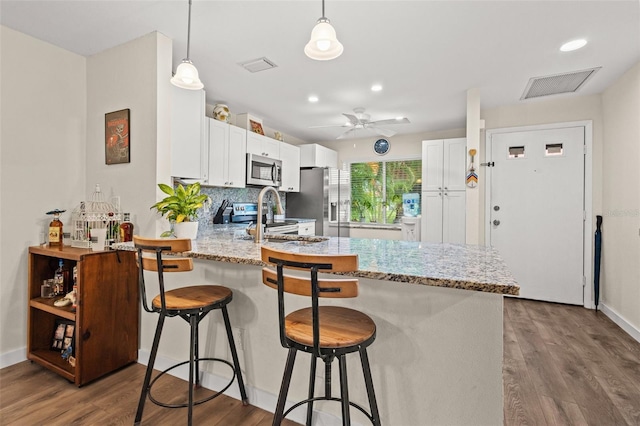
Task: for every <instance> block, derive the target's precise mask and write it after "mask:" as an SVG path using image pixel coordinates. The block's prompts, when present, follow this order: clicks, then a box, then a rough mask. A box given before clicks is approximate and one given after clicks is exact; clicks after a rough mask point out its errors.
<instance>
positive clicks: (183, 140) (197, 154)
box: [171, 85, 209, 181]
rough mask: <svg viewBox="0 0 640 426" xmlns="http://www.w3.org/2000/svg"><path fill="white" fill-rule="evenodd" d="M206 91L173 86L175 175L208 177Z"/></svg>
mask: <svg viewBox="0 0 640 426" xmlns="http://www.w3.org/2000/svg"><path fill="white" fill-rule="evenodd" d="M204 108H205V92H204V90H184V89H180V88H179V87H176V86H173V85H171V176H175V177H182V178H190V179H201V180H204V181H206V180H207V178H208V172H209V171H208V161H207V160H208V149H207V148H208V142H207V137H206V121H205V115H204Z"/></svg>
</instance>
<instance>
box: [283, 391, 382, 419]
mask: <svg viewBox="0 0 640 426" xmlns="http://www.w3.org/2000/svg"><path fill="white" fill-rule="evenodd" d="M315 401H338V402H342V400H341V399H340V398H337V397H329V398H328V397H326V396H316V397H313V398H308V399H304V400H302V401H300V402H298V403H296V404H294V405H293V406H291V407H289V409H288V410H286V411H285V412H284V414H283V415H282V418H286V417H287V415H288V414H289V413H290V412H292V411H293V410H295V409H296V408H298V407H300V406H301V405H304V404H308V403H310V402H315ZM349 405H350V406H352V407H354V408H356V409H358V410H360V412H361V413H362V414H364V415H365V416H367V418H368V419H369V421H370V422H371V423H372V424H375V422H374V420H373V416H372V415H371V414H369V413H368V412H367V411H366V410H365V409H364V408H362V407H361V406H359V405H358V404H356V403H355V402H351V401H349Z"/></svg>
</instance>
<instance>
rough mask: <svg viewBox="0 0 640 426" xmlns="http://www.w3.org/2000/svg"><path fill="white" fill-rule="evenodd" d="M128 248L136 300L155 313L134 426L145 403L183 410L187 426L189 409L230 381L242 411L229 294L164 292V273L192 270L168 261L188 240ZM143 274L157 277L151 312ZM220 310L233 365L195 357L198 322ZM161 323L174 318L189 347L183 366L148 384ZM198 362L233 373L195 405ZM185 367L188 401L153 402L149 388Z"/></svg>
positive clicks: (209, 289)
mask: <svg viewBox="0 0 640 426" xmlns="http://www.w3.org/2000/svg"><path fill="white" fill-rule="evenodd" d="M133 242H134V245H135V247H136V249H137V250H138V255H137V260H138V271H139V275H138V276H139V279H138V282H139V285H140V295H141V298H142V306H143V307H144V310H145V311H147V312H152V313H153V312H155V313H158V314H159V316H158V325H157V326H156V332H155V337H154V338H153V345H152V347H151V354H150V356H149V363H148V365H147V372H146V374H145V377H144V383H143V385H142V390H141V392H140V401H139V403H138V411H137V412H136V418H135V424H136V425H137V424H140V421H141V420H142V412H143V410H144V404H145V402H146V400H147V396H148V397H149V400H151V401H152V402H153V403H155V404H157V405H160V406H163V407H167V408H183V407H187V408H188V415H187V419H188V424H189V425H191V424H192V420H193V406H194V405H198V404H202V403H203V402H207V401H210V400H212V399H213V398H215V397H217V396H219V395H221V394H222V393H223V392H224V391H225V390H227V389H228V388H229V386H231V384H232V383H233V381H234V380H235V379H236V378H237V379H238V386H239V387H240V395H241V396H242V403H243V404H244V405H248V399H247V394H246V391H245V388H244V382H243V380H242V373H241V371H240V363H239V362H238V353H237V351H236V345H235V342H234V340H233V334H232V333H231V324H230V322H229V314H228V312H227V304H228V303H229V302H231V300H232V299H233V293H232V291H231V290H230V289H228V288H227V287H223V286H219V285H194V286H189V287H181V288H176V289H174V290H169V291H165V284H164V273H165V272H186V271H191V270H193V260H192V259H191V258H188V257H181V256H180V255H179V254H178V255H170V254H168V253H182V252H186V251H189V250H191V240H188V239H151V238H142V237H139V236H134V237H133ZM144 271H153V272H157V274H158V284H159V294H158V295H157V296H156V297H155V298H154V299H153V300H152V302H151V307H149V305H148V302H147V291H146V284H145V273H144ZM214 309H220V310H222V317H223V319H224V325H225V328H226V330H227V338H228V340H229V347H230V349H231V356H232V358H233V364H232V363H230V362H229V361H227V360H224V359H220V358H200V356H199V353H198V324H199V323H200V321H201V320H202V319H203V318H204V317H205V316H206V315H207V314H208V313H209V312H210V311H212V310H214ZM166 317H180V318H182V319H183V320H185V321H187V322H188V323H189V325H190V328H191V337H190V347H189V360H188V361H184V362H181V363H178V364H175V365H173V366H171V367H169V368H168V369H166V370H164V371H163V372H161V373H160V374H159V375H158V376H156V377H155V378H154V379H153V380H151V375H152V372H153V365H154V363H155V360H156V355H157V353H158V346H159V344H160V336H161V335H162V327H163V325H164V320H165V318H166ZM200 361H220V362H223V363H225V364H227V365H228V366H229V367H231V369H232V370H233V375H232V376H231V380H230V381H229V383H228V384H227V385H226V386H225V388H224V389H222V390H220V391H219V392H217V393H214V394H213V395H211V396H209V397H207V398H203V399H201V400H199V401H194V400H193V389H194V386H199V384H200V377H199V376H200V375H199V371H200V366H199V364H200ZM187 363H188V364H189V401H188V402H187V403H183V404H167V403H164V402H161V401H158V400H156V399H155V398H154V397H153V396H152V395H151V387H152V386H153V384H154V383H155V382H156V380H158V379H159V378H160V377H161V376H162V375H164V374H165V373H167V372H168V371H169V370H172V369H174V368H176V367H178V366H181V365H184V364H187Z"/></svg>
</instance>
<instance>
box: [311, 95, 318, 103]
mask: <svg viewBox="0 0 640 426" xmlns="http://www.w3.org/2000/svg"><path fill="white" fill-rule="evenodd" d="M309 102H318V97H317V96H315V95H311V96H309Z"/></svg>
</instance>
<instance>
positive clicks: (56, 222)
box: [47, 209, 66, 248]
mask: <svg viewBox="0 0 640 426" xmlns="http://www.w3.org/2000/svg"><path fill="white" fill-rule="evenodd" d="M65 211H66V210H58V209H56V210H52V211H50V212H47V214H52V215H53V220H52V221H51V223H50V224H49V247H60V248H62V242H63V240H62V238H63V237H62V221H60V213H64V212H65Z"/></svg>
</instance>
